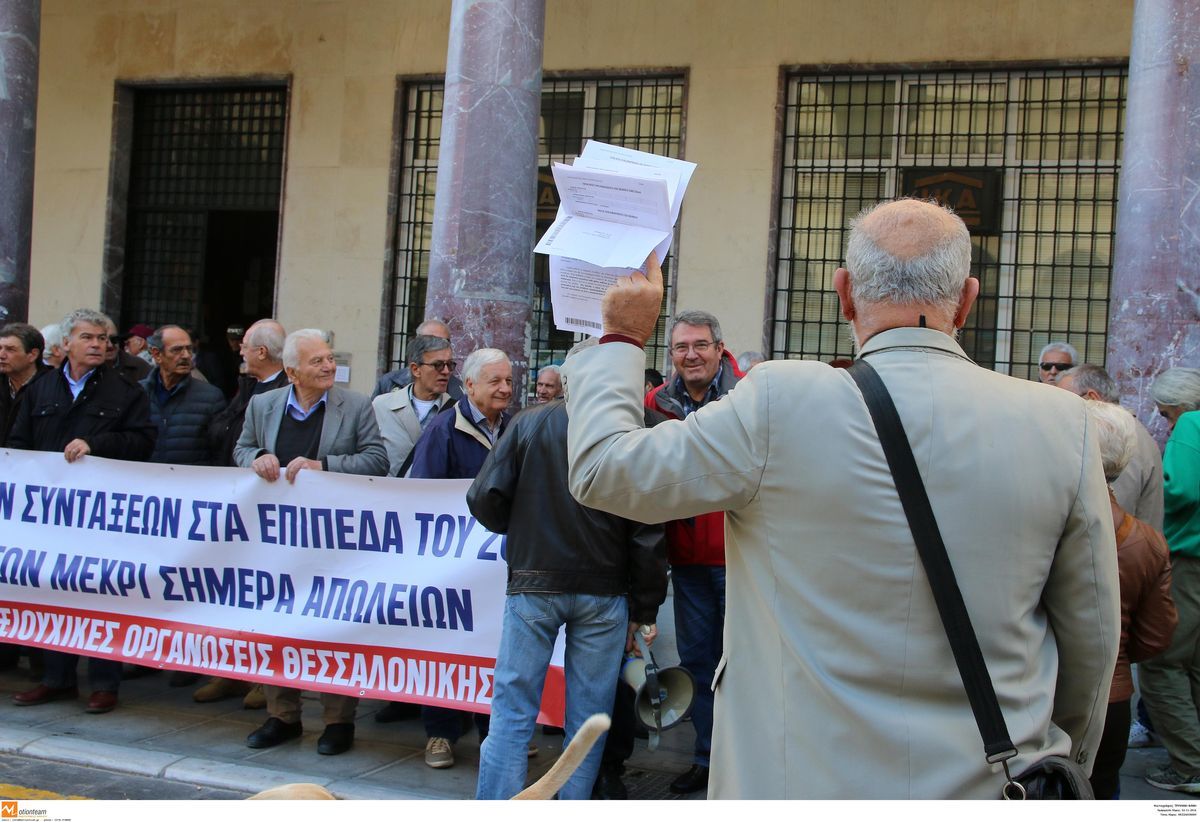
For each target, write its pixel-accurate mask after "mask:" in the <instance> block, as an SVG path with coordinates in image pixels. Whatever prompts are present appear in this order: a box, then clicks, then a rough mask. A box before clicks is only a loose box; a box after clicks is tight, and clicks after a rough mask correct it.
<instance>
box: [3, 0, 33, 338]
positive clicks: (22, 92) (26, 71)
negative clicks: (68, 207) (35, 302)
mask: <svg viewBox="0 0 1200 822" xmlns="http://www.w3.org/2000/svg"><path fill="white" fill-rule="evenodd" d="M41 17H42V4H41V0H4V2H0V180H3V184H2V185H0V325H2V324H4V323H6V322H15V321H25V320H26V319H28V315H29V239H30V232H31V231H32V228H33V148H34V137H35V134H36V132H35V129H34V124H35V122H36V120H37V87H38V39H39V37H40V32H41Z"/></svg>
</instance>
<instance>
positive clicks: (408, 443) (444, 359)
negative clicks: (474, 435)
mask: <svg viewBox="0 0 1200 822" xmlns="http://www.w3.org/2000/svg"><path fill="white" fill-rule="evenodd" d="M407 351H408V369H409V373H410V376H411V377H412V381H411V382H410V383H409V384H408V385H406V386H404V387H396V388H393V389H392V390H391V391H388V392H387V393H386V394H380V395H379V396H378V397H376V398H375V399H373V400H372V401H371V407H372V408H373V409H374V410H375V420H376V421H377V422H378V423H379V433H380V434H381V435H383V445H384V447H385V448H387V454H388V476H392V477H398V476H400V469H401V468H402V467H404V465H405V462H406V461H407V460H408V455H409V454H411V453H412V450H413V447H414V446H415V445H416V444H417V440H419V439H420V438H421V432H422V431H424V430H425V427H426V426H428V425H429V423H431V422H432V421H433V418H434V417H436V416H437V415H438V414H439V413H441V412H442V411H443V410H444V409H445V408H446V407H447V406H450V405H453V404H454V398H453V397H451V396H450V394H448V393H447V391H446V387H447V386H448V385H449V383H450V377H451V376H452V375H453V374H454V369H455V367H456V366H457V365H458V364H457V363H456V362H454V360H453V358H452V356H453V355H452V354H451V353H450V343H449V342H447V341H446V340H444V339H442V338H441V337H435V336H433V335H431V334H418V335H417V336H415V337H413V338H412V339H411V340H409V343H408V349H407Z"/></svg>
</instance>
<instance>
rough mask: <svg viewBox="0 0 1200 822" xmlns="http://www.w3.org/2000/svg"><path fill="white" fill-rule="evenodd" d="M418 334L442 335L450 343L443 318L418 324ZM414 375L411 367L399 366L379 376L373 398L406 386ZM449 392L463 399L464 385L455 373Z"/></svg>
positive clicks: (448, 388) (448, 328)
mask: <svg viewBox="0 0 1200 822" xmlns="http://www.w3.org/2000/svg"><path fill="white" fill-rule="evenodd" d="M416 336H418V337H422V336H428V337H441V338H442V339H443V340H445V341H446V345H447V346H449V345H450V326H448V325H446V324H445V323H444V322H442V321H441V320H426V321H425V322H423V323H421V324H420V325H418V326H417V330H416ZM412 379H413V375H412V370H411V369H410V368H397V369H396V370H395V371H389V372H387V373H386V374H384V375H383V376H381V377H380V378H379V381H378V382H376V383H375V393H374V394H372V395H371V397H372V398H374V397H379V396H382V395H384V394H387V393H389V392H391V391H392V390H394V389H396V388H404V387H405V386H406V385H408V384H409V383H410V382H412ZM446 391H447V393H449V394H450V396H451V397H452V398H454V399H455V400H459V399H462V395H463V386H462V382H460V381H459V379H458V377H456V376H455V375H454V374H451V375H450V382H449V383H448V384H447V386H446Z"/></svg>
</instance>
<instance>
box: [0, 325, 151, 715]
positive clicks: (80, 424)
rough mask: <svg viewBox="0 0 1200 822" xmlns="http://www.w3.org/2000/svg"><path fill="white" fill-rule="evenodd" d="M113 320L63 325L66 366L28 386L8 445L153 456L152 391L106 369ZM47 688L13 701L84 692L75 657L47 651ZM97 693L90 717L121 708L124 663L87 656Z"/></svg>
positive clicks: (68, 453) (69, 454) (139, 458)
mask: <svg viewBox="0 0 1200 822" xmlns="http://www.w3.org/2000/svg"><path fill="white" fill-rule="evenodd" d="M111 327H113V325H112V320H110V319H109V318H108V317H106V316H105V315H103V314H101V313H100V312H99V311H93V310H91V309H87V308H80V309H77V310H75V311H72V312H71V313H70V314H68V315H67V316H66V318H64V319H63V321H62V323H61V328H62V329H63V331H64V332H66V335H67V341H66V345H65V348H66V363H65V364H64V365H63V367H62V369H61V370H57V371H55V372H54V373H51V374H46V375H45V376H44V377H42V378H41V379H39V380H37V381H36V382H34V383H33V384H32V385H30V386H29V390H28V391H27V392H26V393H25V394H24V396H22V397H21V402H20V403H19V404H18V407H17V416H16V419H15V420H14V422H13V426H12V430H11V431H10V432H9V436H8V445H9V446H10V447H12V448H25V449H28V450H32V451H57V452H60V453H62V455H63V457H64V458H65V459H66V460H67V462H75V461H77V460H80V459H84V458H86V457H87V456H88V455H89V454H91V455H94V456H97V457H107V458H108V459H117V460H129V461H132V462H144V461H145V460H147V459H149V457H150V454H151V453H152V452H153V451H154V441H155V436H156V432H155V428H154V425H153V424H152V423H151V422H150V401H149V400H148V399H147V397H146V392H145V391H143V390H142V388H141V387H140V386H139V385H138V384H137V383H135V382H132V381H130V380H127V379H126V378H125V377H123V376H122V375H121V374H120V373H118V372H117V371H116V370H114V369H112V368H109V367H107V366H106V365H105V364H104V352H105V348H106V346H107V345H108V334H109V328H111ZM43 658H44V660H45V666H46V667H45V675H44V676H43V678H42V684H40V685H38V686H37V687H36V688H33V689H31V690H28V691H23V692H22V693H19V694H16V695H14V696H13V698H12V700H13V704H15V705H21V706H27V705H41V704H43V703H45V702H53V701H56V700H62V699H74V698H75V697H76V695H77V694H78V684H77V682H78V680H77V676H76V669H77V668H78V667H79V657H78V656H76V655H75V654H68V653H63V652H61V651H51V650H49V649H46V650H45V651H44V652H43ZM88 679H89V681H90V684H91V687H92V693H91V696H90V697H88V702H87V707H86V708H84V710H85V711H87V712H88V713H93V714H102V713H108V712H109V711H111V710H112V709H113V708H115V707H117V689H118V688H119V687H120V684H121V663H120V662H119V661H117V660H113V659H105V658H102V657H89V659H88Z"/></svg>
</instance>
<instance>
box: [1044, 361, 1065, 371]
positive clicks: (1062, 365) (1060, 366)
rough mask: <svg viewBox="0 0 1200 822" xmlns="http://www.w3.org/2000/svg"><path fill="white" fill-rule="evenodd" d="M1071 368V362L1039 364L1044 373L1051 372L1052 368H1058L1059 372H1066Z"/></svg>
mask: <svg viewBox="0 0 1200 822" xmlns="http://www.w3.org/2000/svg"><path fill="white" fill-rule="evenodd" d="M1070 367H1071V364H1070V363H1069V362H1042V363H1038V368H1040V369H1042V370H1043V371H1049V370H1050V369H1051V368H1057V369H1058V370H1059V371H1066V370H1067V369H1068V368H1070Z"/></svg>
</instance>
